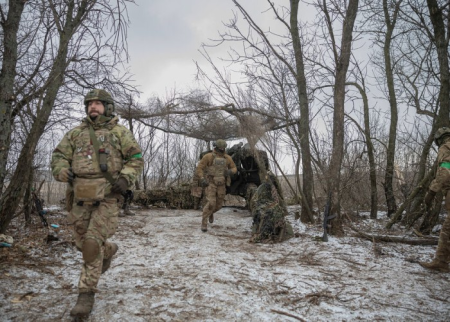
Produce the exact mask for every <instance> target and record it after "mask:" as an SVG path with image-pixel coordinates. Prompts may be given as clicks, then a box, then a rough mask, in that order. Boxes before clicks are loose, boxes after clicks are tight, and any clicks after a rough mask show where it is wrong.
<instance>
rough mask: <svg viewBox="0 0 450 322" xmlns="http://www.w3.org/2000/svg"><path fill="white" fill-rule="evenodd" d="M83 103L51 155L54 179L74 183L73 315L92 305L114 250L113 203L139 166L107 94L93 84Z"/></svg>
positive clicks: (116, 211) (136, 151)
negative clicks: (81, 114)
mask: <svg viewBox="0 0 450 322" xmlns="http://www.w3.org/2000/svg"><path fill="white" fill-rule="evenodd" d="M84 104H85V111H86V114H87V117H86V118H85V119H84V120H83V122H82V123H81V124H80V125H79V126H77V127H75V128H74V129H72V130H71V131H69V132H68V133H66V135H65V136H64V138H63V139H62V141H61V142H60V143H59V144H58V146H57V147H56V148H55V150H54V151H53V154H52V172H53V176H54V177H55V179H56V180H58V181H62V182H69V183H73V194H74V195H73V197H74V198H73V200H74V201H73V205H72V209H71V211H70V213H69V216H68V218H67V219H68V221H69V223H70V224H73V235H74V238H75V244H76V246H77V249H78V250H79V251H81V252H82V254H83V267H82V270H81V276H80V280H79V283H78V291H79V295H78V300H77V303H76V305H75V307H74V308H73V309H72V310H71V312H70V315H71V316H73V317H86V316H87V315H89V313H90V312H91V310H92V307H93V305H94V297H95V292H96V291H97V284H98V281H99V279H100V275H101V274H103V273H104V272H105V271H106V270H107V269H108V268H109V267H110V265H111V261H112V257H113V255H114V254H115V253H116V252H117V250H118V246H117V245H116V244H115V243H111V242H108V241H107V239H108V238H110V237H111V236H112V235H114V233H115V232H116V229H117V225H118V219H117V216H118V214H119V208H118V205H117V202H118V200H119V199H121V198H122V195H123V194H124V193H125V192H126V191H127V190H128V189H129V187H130V185H131V184H132V183H134V182H135V180H136V177H137V176H138V175H139V172H140V171H141V170H142V166H143V159H142V154H141V153H142V151H141V148H140V147H139V145H138V143H137V142H136V140H135V139H134V137H133V134H132V133H131V132H130V131H129V130H128V129H127V128H125V127H124V126H122V125H119V124H118V117H117V116H114V101H113V99H112V97H111V95H110V94H109V93H108V92H106V91H104V90H101V89H94V90H91V91H89V92H88V93H87V95H86V96H85V98H84Z"/></svg>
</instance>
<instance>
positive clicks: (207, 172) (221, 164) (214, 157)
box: [195, 140, 237, 232]
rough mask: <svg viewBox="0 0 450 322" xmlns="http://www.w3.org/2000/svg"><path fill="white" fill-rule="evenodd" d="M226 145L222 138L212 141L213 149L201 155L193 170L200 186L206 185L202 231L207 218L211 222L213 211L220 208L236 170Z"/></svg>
mask: <svg viewBox="0 0 450 322" xmlns="http://www.w3.org/2000/svg"><path fill="white" fill-rule="evenodd" d="M226 147H227V143H226V142H225V141H224V140H217V141H216V142H215V143H214V151H213V152H210V153H207V154H205V155H204V156H203V158H202V159H201V160H200V162H199V164H198V166H197V169H196V171H195V172H196V173H195V174H196V175H197V176H198V177H199V178H200V182H201V184H202V186H203V187H206V191H205V195H206V200H207V202H206V205H205V207H204V208H203V213H202V226H201V230H202V231H203V232H206V231H207V230H208V222H207V221H208V218H209V222H210V223H213V222H214V213H215V212H217V211H219V210H220V209H221V208H222V205H223V201H224V199H225V194H226V184H227V183H228V182H230V176H231V175H232V174H235V173H236V172H237V169H236V165H235V164H234V162H233V159H231V157H230V156H229V155H228V154H226V153H225V148H226ZM227 179H228V180H227ZM228 184H229V183H228Z"/></svg>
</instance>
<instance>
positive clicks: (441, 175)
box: [430, 138, 450, 192]
mask: <svg viewBox="0 0 450 322" xmlns="http://www.w3.org/2000/svg"><path fill="white" fill-rule="evenodd" d="M442 163H450V138H448V139H447V140H445V141H444V143H443V144H441V146H440V147H439V150H438V155H437V164H438V168H437V172H436V177H435V179H434V180H433V181H432V182H431V184H430V190H433V191H434V192H439V191H440V190H450V169H448V168H446V167H442V166H441V165H442Z"/></svg>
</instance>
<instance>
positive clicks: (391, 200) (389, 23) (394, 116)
mask: <svg viewBox="0 0 450 322" xmlns="http://www.w3.org/2000/svg"><path fill="white" fill-rule="evenodd" d="M400 4H401V1H398V2H397V3H396V4H395V9H394V13H393V16H392V19H391V17H390V16H389V10H388V1H387V0H383V12H384V21H385V23H386V28H387V30H386V34H385V38H384V47H383V55H384V68H385V72H386V82H387V87H388V92H389V106H390V108H391V110H390V112H391V122H390V126H389V142H388V146H387V151H386V172H385V176H384V193H385V196H386V203H387V216H388V217H390V216H391V215H392V214H393V213H395V212H396V211H397V204H396V202H395V196H394V187H393V184H394V162H395V146H396V141H397V123H398V108H397V97H396V95H395V85H394V74H393V70H392V63H391V42H392V34H393V32H394V28H395V24H396V22H397V15H398V12H399V9H400Z"/></svg>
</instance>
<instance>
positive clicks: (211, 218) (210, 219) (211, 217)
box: [209, 214, 214, 224]
mask: <svg viewBox="0 0 450 322" xmlns="http://www.w3.org/2000/svg"><path fill="white" fill-rule="evenodd" d="M209 222H210V223H211V224H212V223H213V222H214V214H211V216H209Z"/></svg>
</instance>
